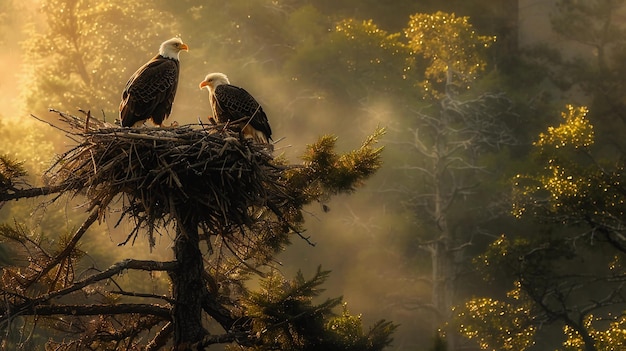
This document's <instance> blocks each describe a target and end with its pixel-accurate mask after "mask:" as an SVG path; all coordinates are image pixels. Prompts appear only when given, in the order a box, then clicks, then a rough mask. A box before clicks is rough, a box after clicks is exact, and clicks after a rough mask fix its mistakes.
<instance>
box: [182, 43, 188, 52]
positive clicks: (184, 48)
mask: <svg viewBox="0 0 626 351" xmlns="http://www.w3.org/2000/svg"><path fill="white" fill-rule="evenodd" d="M180 50H181V51H182V50H185V51H189V46H187V44H184V43H183V44H182V45H181V46H180Z"/></svg>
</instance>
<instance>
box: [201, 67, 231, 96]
mask: <svg viewBox="0 0 626 351" xmlns="http://www.w3.org/2000/svg"><path fill="white" fill-rule="evenodd" d="M222 84H230V81H228V77H226V75H225V74H224V73H219V72H216V73H209V74H207V75H206V77H205V78H204V80H203V81H202V82H200V89H202V88H207V89H209V92H211V93H213V92H214V91H215V88H216V87H217V86H218V85H222Z"/></svg>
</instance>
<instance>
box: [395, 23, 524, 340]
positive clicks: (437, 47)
mask: <svg viewBox="0 0 626 351" xmlns="http://www.w3.org/2000/svg"><path fill="white" fill-rule="evenodd" d="M405 34H406V36H407V38H408V39H409V46H410V47H411V48H412V49H413V50H414V52H415V55H416V56H421V57H422V58H423V59H425V60H426V61H427V62H428V66H427V68H426V70H425V79H424V80H423V82H422V83H421V87H422V88H423V91H424V96H425V97H426V98H425V100H426V101H430V105H428V106H426V107H424V108H422V109H421V110H418V111H414V117H415V120H414V125H415V127H414V128H413V129H412V130H411V134H412V135H411V136H410V137H409V138H407V139H409V140H408V141H406V142H401V143H399V144H401V145H404V146H405V147H406V148H407V149H408V150H409V151H410V155H411V159H409V160H407V161H406V162H407V165H406V166H404V167H403V169H404V170H405V171H406V172H407V173H410V174H411V177H412V178H413V179H415V182H416V183H417V184H419V185H417V186H416V188H408V187H407V189H405V190H403V191H405V192H408V193H410V194H411V195H410V200H409V201H408V203H409V204H410V206H411V207H412V208H413V209H414V212H415V215H416V217H417V218H418V219H419V221H420V222H421V223H423V225H424V227H425V228H426V230H425V232H426V234H425V235H424V236H423V237H421V238H420V239H419V246H420V247H421V249H422V250H423V251H424V252H426V253H427V254H428V255H429V256H430V260H431V264H432V267H431V269H432V271H431V276H430V283H431V284H432V285H431V286H432V291H431V304H429V307H430V308H431V309H432V310H434V311H435V315H436V318H435V319H434V324H433V328H443V329H442V330H441V334H442V336H444V335H445V338H446V343H447V347H448V348H449V350H456V349H457V347H458V345H457V337H456V333H455V331H454V329H450V328H447V327H445V325H446V323H448V322H449V321H450V320H451V317H452V308H453V306H454V305H455V303H458V301H457V300H456V297H455V294H456V292H457V281H458V278H459V274H460V273H461V272H462V271H463V267H464V264H465V263H466V262H467V257H466V256H465V255H464V252H465V249H466V248H467V247H468V246H469V245H471V244H472V238H473V235H474V234H475V233H476V231H477V228H476V227H472V225H475V224H476V222H472V221H467V220H463V219H462V218H466V217H468V215H467V213H470V212H473V213H478V211H481V212H482V213H483V214H484V213H487V211H488V209H486V208H483V209H479V208H478V205H477V204H476V203H473V202H472V200H471V199H473V198H475V195H476V194H477V192H478V188H479V187H480V186H481V184H480V182H481V173H483V172H486V171H485V167H484V166H483V165H481V161H482V160H481V159H482V157H484V156H485V155H486V154H488V153H489V152H492V151H498V150H499V148H500V147H501V146H503V145H510V144H512V143H513V142H514V140H513V138H512V133H510V131H509V130H508V128H507V127H506V123H505V121H506V120H507V119H510V118H511V116H513V113H512V102H511V101H510V100H509V99H507V98H506V97H505V96H504V95H502V94H488V93H483V94H478V95H474V96H473V95H472V92H471V89H470V87H471V86H472V84H473V82H474V81H475V80H476V78H477V76H478V74H479V73H480V72H481V71H482V70H483V69H484V66H485V64H486V63H485V60H484V58H483V57H484V49H485V48H487V47H488V46H489V44H490V43H491V42H493V41H494V39H495V38H493V37H484V36H478V35H477V34H476V33H475V31H474V29H473V28H472V26H471V25H470V24H469V23H468V18H467V17H455V16H454V15H453V14H446V13H441V12H438V13H435V14H432V15H427V14H417V15H414V16H412V17H411V21H410V22H409V27H408V28H407V29H405ZM477 217H480V216H476V218H477ZM472 223H474V224H472ZM426 305H428V304H426ZM426 305H423V307H426Z"/></svg>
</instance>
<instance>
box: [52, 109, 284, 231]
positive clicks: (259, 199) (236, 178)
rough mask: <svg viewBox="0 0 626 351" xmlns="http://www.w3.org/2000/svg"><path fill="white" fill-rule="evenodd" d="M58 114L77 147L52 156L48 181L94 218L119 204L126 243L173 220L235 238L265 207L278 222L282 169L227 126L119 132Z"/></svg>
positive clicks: (265, 149)
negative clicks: (81, 199)
mask: <svg viewBox="0 0 626 351" xmlns="http://www.w3.org/2000/svg"><path fill="white" fill-rule="evenodd" d="M59 114H60V115H61V117H62V119H64V120H65V122H67V123H68V124H70V125H71V126H72V128H73V130H74V131H73V132H71V134H72V135H73V136H75V137H76V136H77V137H78V142H79V144H78V145H77V146H76V147H74V148H72V149H71V150H69V151H67V152H65V153H64V154H62V155H61V156H60V157H59V159H58V160H57V162H56V163H55V164H54V165H53V166H52V167H51V168H50V169H49V170H48V172H47V180H48V181H49V182H50V183H51V184H54V185H63V186H64V187H66V189H67V190H68V191H73V192H75V193H82V194H84V195H86V196H87V198H88V199H89V201H90V205H91V206H92V207H96V206H99V208H100V209H101V211H102V213H101V216H104V214H105V208H107V207H109V206H111V205H113V204H117V203H118V202H121V216H120V218H119V221H118V223H119V222H120V221H122V219H124V218H131V219H133V220H134V223H135V226H134V230H133V231H132V232H131V234H129V237H128V238H129V239H130V238H131V237H132V238H133V240H134V238H135V237H136V234H137V232H138V231H139V229H141V228H146V229H147V230H148V233H149V234H150V238H153V235H152V234H153V231H154V230H155V228H156V227H158V226H161V225H165V224H167V223H168V222H169V221H171V220H174V219H183V220H192V221H194V222H197V223H198V224H199V225H200V226H202V227H203V228H205V230H206V231H207V232H208V233H210V234H219V235H229V234H232V232H234V231H238V232H240V233H241V232H242V230H243V229H242V228H245V227H247V228H251V227H253V226H254V225H255V223H257V222H258V221H259V218H260V217H261V216H262V212H263V211H267V209H268V208H269V209H270V211H272V212H273V215H274V217H276V216H278V218H280V217H281V215H280V214H279V213H278V211H279V209H280V208H281V207H283V206H284V205H285V204H286V203H287V202H289V197H288V195H287V194H286V191H285V189H283V187H282V185H281V182H280V178H281V172H282V171H284V167H282V166H280V165H276V164H274V163H273V157H272V154H271V150H270V149H269V148H268V146H267V145H259V144H255V143H253V142H251V141H249V140H245V139H242V138H241V137H240V135H239V132H237V131H234V130H230V129H229V128H227V126H224V125H218V126H213V125H200V126H183V127H176V128H120V127H117V126H115V125H110V124H106V123H103V122H100V121H97V120H95V119H91V120H90V118H89V115H87V119H86V120H85V119H81V118H78V117H74V116H71V115H67V114H64V113H59ZM66 132H67V131H66ZM120 195H121V196H120ZM114 200H115V201H114ZM120 200H121V201H120ZM118 206H119V205H118ZM177 216H178V217H177ZM175 217H177V218H175ZM283 230H284V229H283ZM127 241H128V240H127Z"/></svg>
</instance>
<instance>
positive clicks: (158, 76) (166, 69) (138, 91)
mask: <svg viewBox="0 0 626 351" xmlns="http://www.w3.org/2000/svg"><path fill="white" fill-rule="evenodd" d="M181 50H185V51H187V50H189V48H188V47H187V44H185V43H183V41H182V40H181V39H180V38H172V39H170V40H166V41H164V42H163V43H162V44H161V47H160V48H159V53H158V55H156V56H155V57H154V58H152V59H151V60H150V61H148V62H147V63H146V64H144V65H143V66H141V67H140V68H139V69H138V70H137V72H135V73H134V74H133V75H132V76H131V77H130V79H129V80H128V83H126V87H125V88H124V91H123V92H122V102H121V103H120V120H121V122H122V127H133V126H138V125H141V124H143V123H144V122H145V121H146V120H147V119H150V118H151V119H152V122H154V124H156V125H158V126H160V125H161V124H162V123H163V120H165V119H166V118H167V117H168V116H169V114H170V112H171V111H172V103H173V102H174V96H175V95H176V88H177V86H178V74H179V62H178V54H179V53H180V51H181Z"/></svg>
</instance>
